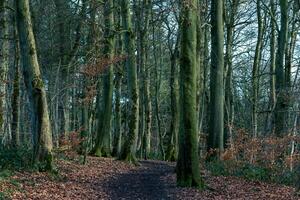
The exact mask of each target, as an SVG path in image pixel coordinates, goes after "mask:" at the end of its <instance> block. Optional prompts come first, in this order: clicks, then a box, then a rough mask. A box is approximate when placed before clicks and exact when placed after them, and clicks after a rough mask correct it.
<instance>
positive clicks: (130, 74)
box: [120, 0, 139, 162]
mask: <svg viewBox="0 0 300 200" xmlns="http://www.w3.org/2000/svg"><path fill="white" fill-rule="evenodd" d="M129 2H130V1H129V0H121V7H122V11H121V12H122V22H123V29H124V31H125V33H124V47H125V54H126V55H127V59H126V68H127V82H128V89H129V98H130V99H129V103H130V108H129V109H130V110H129V112H130V114H129V122H128V123H129V124H128V129H129V130H128V133H127V134H128V135H127V137H126V141H125V144H124V145H123V149H122V152H121V155H120V159H122V160H126V161H129V162H136V155H135V153H136V138H137V134H138V121H139V119H138V118H139V115H138V114H139V94H138V81H137V67H136V58H135V42H134V32H133V29H132V23H131V14H130V4H129Z"/></svg>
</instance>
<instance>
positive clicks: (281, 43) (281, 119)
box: [275, 0, 289, 136]
mask: <svg viewBox="0 0 300 200" xmlns="http://www.w3.org/2000/svg"><path fill="white" fill-rule="evenodd" d="M279 2H280V4H279V5H280V13H281V16H280V22H281V23H280V31H279V33H278V47H277V53H276V71H275V73H276V83H275V87H276V88H275V89H276V106H275V134H276V135H277V136H282V135H283V133H284V131H286V130H285V127H286V126H285V123H286V121H285V111H286V108H287V104H286V103H287V102H286V98H287V96H286V95H285V94H286V93H285V72H284V54H285V51H286V47H287V40H288V10H289V9H288V8H289V3H288V1H286V0H280V1H279Z"/></svg>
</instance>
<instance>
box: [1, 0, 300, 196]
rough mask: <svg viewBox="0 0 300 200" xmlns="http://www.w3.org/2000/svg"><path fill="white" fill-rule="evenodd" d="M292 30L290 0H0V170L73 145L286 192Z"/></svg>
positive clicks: (54, 164) (192, 180) (294, 132)
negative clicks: (273, 185)
mask: <svg viewBox="0 0 300 200" xmlns="http://www.w3.org/2000/svg"><path fill="white" fill-rule="evenodd" d="M299 38H300V1H299V0H104V1H101V0H53V1H49V0H15V1H13V0H0V45H1V46H0V80H1V82H0V94H1V95H0V142H1V144H0V170H7V169H9V170H17V171H23V170H25V171H27V169H28V167H29V166H30V167H29V168H30V169H36V170H38V171H44V172H45V171H46V172H50V173H51V172H52V173H60V172H59V163H60V161H58V160H60V159H61V157H62V154H65V153H66V154H67V152H76V154H77V155H78V156H79V158H80V162H81V164H83V165H84V164H87V165H88V163H93V162H94V159H95V157H105V158H117V159H118V160H121V161H126V162H129V163H131V164H135V165H139V162H140V160H144V161H145V160H161V161H167V162H168V163H171V162H176V167H175V168H176V177H177V178H176V183H177V185H178V186H184V187H196V188H199V189H204V190H207V189H208V190H214V188H212V187H211V186H210V184H209V181H206V176H207V175H206V172H207V173H210V174H212V175H213V176H238V177H243V178H245V179H247V180H248V179H250V180H257V181H264V182H271V183H277V184H285V185H289V186H291V187H294V188H296V189H294V191H296V192H297V188H298V190H299V187H300V185H299V184H300V162H299V161H300V154H299V150H300V146H299V142H300V137H299V136H298V135H299V130H300V128H299V127H300V104H299V103H300V83H299V82H300V40H299ZM90 160H91V161H90ZM144 161H142V162H144ZM112 162H113V161H112ZM115 162H119V161H115ZM167 162H166V163H167ZM158 165H159V164H158ZM95 167H97V166H95ZM98 167H99V168H101V166H98ZM32 173H35V172H32ZM172 173H175V172H172ZM0 174H1V173H0ZM0 184H1V182H0ZM224 184H225V185H226V182H224ZM0 188H1V187H0ZM0 191H1V190H0ZM0 194H1V193H0ZM0 198H1V195H0ZM178 198H180V197H178ZM199 198H200V197H199ZM87 199H88V198H87ZM104 199H105V198H104ZM108 199H109V198H108ZM132 199H135V198H132ZM142 199H143V198H142ZM150 199H151V198H150ZM154 199H156V198H154ZM162 199H164V198H162ZM233 199H234V198H233ZM250 199H251V198H250ZM275 199H276V198H275ZM279 199H280V198H279Z"/></svg>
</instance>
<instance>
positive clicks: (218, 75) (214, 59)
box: [207, 0, 224, 156]
mask: <svg viewBox="0 0 300 200" xmlns="http://www.w3.org/2000/svg"><path fill="white" fill-rule="evenodd" d="M223 4H224V2H223V0H212V1H211V25H212V27H211V71H210V119H209V137H208V144H207V148H208V151H211V150H213V151H214V155H216V156H217V154H220V153H222V152H223V150H224V52H223V49H224V31H223V27H224V24H223V23H224V22H223Z"/></svg>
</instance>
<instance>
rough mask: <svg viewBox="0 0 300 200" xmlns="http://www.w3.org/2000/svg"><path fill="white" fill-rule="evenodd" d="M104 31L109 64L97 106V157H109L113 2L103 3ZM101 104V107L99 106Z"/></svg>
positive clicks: (112, 72) (105, 56)
mask: <svg viewBox="0 0 300 200" xmlns="http://www.w3.org/2000/svg"><path fill="white" fill-rule="evenodd" d="M104 21H105V31H104V49H103V55H104V59H106V61H107V62H108V63H109V64H108V65H109V66H108V68H107V69H105V70H106V71H105V74H104V78H103V101H102V102H98V105H97V112H98V113H97V114H98V116H97V119H98V127H97V138H96V144H95V147H94V150H93V153H94V154H95V155H97V156H106V157H108V156H110V155H111V149H110V136H111V120H112V102H113V98H112V96H113V87H114V85H113V75H114V71H113V66H112V64H111V62H112V60H113V55H114V43H115V41H114V30H113V28H114V15H113V1H112V0H109V1H106V2H105V11H104ZM100 103H102V105H101V104H100Z"/></svg>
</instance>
